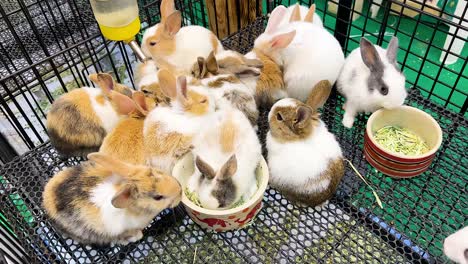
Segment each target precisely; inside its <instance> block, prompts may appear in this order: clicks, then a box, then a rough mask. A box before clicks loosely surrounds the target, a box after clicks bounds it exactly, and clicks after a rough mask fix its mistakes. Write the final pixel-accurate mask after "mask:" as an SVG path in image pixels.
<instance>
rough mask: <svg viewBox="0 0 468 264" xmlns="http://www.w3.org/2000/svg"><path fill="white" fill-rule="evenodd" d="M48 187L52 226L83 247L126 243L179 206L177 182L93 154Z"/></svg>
mask: <svg viewBox="0 0 468 264" xmlns="http://www.w3.org/2000/svg"><path fill="white" fill-rule="evenodd" d="M88 158H89V160H90V161H87V162H83V163H81V164H79V165H76V166H74V167H70V168H65V169H64V170H62V171H60V172H58V173H57V174H55V175H54V176H53V177H52V178H51V179H50V180H49V181H48V183H47V184H46V186H45V189H44V192H43V195H42V199H43V206H44V209H45V211H46V213H47V215H48V216H49V218H50V220H51V222H52V224H53V225H54V226H55V227H56V228H57V229H58V230H59V231H62V233H63V234H65V235H67V236H69V237H71V238H73V239H74V240H76V241H78V242H80V243H83V244H95V245H107V244H123V245H125V244H128V243H131V242H135V241H138V240H140V239H141V238H142V237H143V233H142V230H143V229H144V228H145V227H146V226H148V225H149V224H150V222H151V221H152V220H153V218H154V217H155V216H156V215H157V214H159V213H160V212H161V211H162V210H164V209H166V208H173V207H175V206H177V205H178V204H179V202H180V200H181V194H182V188H181V186H180V184H179V183H178V182H177V180H176V179H175V178H173V177H171V176H168V175H165V174H163V173H161V172H160V171H158V170H156V169H152V168H150V167H147V166H136V165H131V164H128V163H125V162H122V161H119V160H116V159H113V158H111V157H109V156H106V155H103V154H99V153H92V154H89V155H88Z"/></svg>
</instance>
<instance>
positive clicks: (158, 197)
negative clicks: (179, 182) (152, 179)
mask: <svg viewBox="0 0 468 264" xmlns="http://www.w3.org/2000/svg"><path fill="white" fill-rule="evenodd" d="M153 199H154V200H155V201H161V200H162V199H164V196H162V195H159V194H156V195H154V196H153Z"/></svg>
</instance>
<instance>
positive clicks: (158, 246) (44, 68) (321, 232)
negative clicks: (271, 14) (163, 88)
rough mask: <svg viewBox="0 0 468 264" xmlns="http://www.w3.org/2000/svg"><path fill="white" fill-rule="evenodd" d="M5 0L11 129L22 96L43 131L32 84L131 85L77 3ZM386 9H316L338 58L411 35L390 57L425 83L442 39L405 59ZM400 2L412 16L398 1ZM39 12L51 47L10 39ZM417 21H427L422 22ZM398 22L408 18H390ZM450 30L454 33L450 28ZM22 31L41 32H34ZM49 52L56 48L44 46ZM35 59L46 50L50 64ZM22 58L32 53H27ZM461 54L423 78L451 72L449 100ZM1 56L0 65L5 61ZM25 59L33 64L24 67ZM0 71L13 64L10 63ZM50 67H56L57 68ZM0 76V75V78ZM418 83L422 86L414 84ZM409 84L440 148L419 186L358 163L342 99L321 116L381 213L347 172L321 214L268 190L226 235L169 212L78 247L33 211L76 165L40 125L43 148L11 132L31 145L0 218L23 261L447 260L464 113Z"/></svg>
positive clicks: (461, 189)
mask: <svg viewBox="0 0 468 264" xmlns="http://www.w3.org/2000/svg"><path fill="white" fill-rule="evenodd" d="M330 2H333V1H330ZM389 2H391V3H394V2H396V1H389ZM7 3H10V5H8V4H5V3H1V4H0V14H1V15H2V20H0V22H1V23H0V26H5V23H6V29H8V30H9V31H10V34H11V35H10V36H9V38H10V39H13V40H15V41H21V43H22V42H25V43H28V44H27V45H25V46H24V47H29V49H25V50H20V51H18V52H19V53H18V52H17V54H21V55H22V56H24V57H22V58H21V59H20V60H14V59H12V58H13V55H11V54H13V53H8V52H7V51H9V50H8V49H7V48H5V47H8V46H6V45H3V41H1V43H0V44H1V45H0V53H1V54H2V64H0V66H1V67H4V68H5V69H6V71H7V72H8V73H7V74H6V75H2V77H1V79H0V83H1V85H2V89H3V90H2V92H4V93H2V97H1V98H2V99H1V101H0V104H1V105H2V108H1V109H2V111H3V113H4V115H6V116H7V117H8V118H9V120H10V122H11V123H12V125H15V124H16V125H21V124H22V123H21V121H18V119H19V118H17V115H16V114H13V115H9V114H11V113H12V112H13V111H12V108H13V107H11V105H10V104H11V103H12V102H13V103H14V105H15V106H17V108H18V109H19V110H22V109H21V108H22V106H23V105H22V104H21V103H19V101H20V99H21V97H23V98H27V99H26V101H28V102H29V104H28V106H27V107H29V109H28V108H26V109H23V113H24V115H23V113H21V115H23V116H22V117H23V119H24V120H26V121H28V120H29V122H30V123H31V124H33V122H31V120H33V119H34V118H36V119H37V120H39V123H41V122H42V130H43V121H44V114H45V112H46V111H45V110H47V109H45V110H44V111H37V110H35V109H34V107H35V104H40V103H39V102H37V101H34V100H36V99H35V97H34V95H35V93H34V91H35V90H34V87H38V88H37V89H38V90H39V91H42V92H44V93H47V91H48V92H51V91H49V89H50V83H47V80H48V79H47V78H50V79H54V80H55V81H58V82H59V83H60V84H59V85H58V89H59V91H60V90H61V91H63V92H64V91H66V90H67V89H68V88H67V81H69V80H71V81H72V84H69V87H71V86H78V85H80V86H81V85H88V81H87V74H88V73H90V72H95V71H107V70H112V71H114V73H115V75H116V76H117V78H120V80H123V81H127V83H128V84H129V85H132V84H133V83H132V80H133V79H132V78H133V75H132V68H131V65H132V64H134V61H135V58H134V57H133V56H130V52H129V51H128V50H127V49H126V47H125V46H123V45H120V44H113V43H110V42H106V41H105V40H104V39H103V38H102V37H101V36H100V35H99V30H98V29H97V27H96V24H95V22H94V20H93V18H92V14H91V13H86V12H90V11H89V10H90V8H89V3H88V2H87V1H83V2H80V1H78V0H75V1H59V0H53V1H46V2H41V1H37V2H35V1H33V0H32V1H29V2H26V1H9V2H7ZM281 3H282V4H286V5H288V4H293V3H294V1H282V2H281ZM302 3H303V4H308V1H302ZM139 4H140V9H141V10H140V17H141V18H142V21H143V23H144V24H143V25H144V27H146V26H148V25H151V24H154V23H156V22H157V19H158V18H157V16H158V14H159V1H140V3H139ZM262 4H263V10H264V11H266V12H268V11H271V10H272V8H274V7H275V6H276V5H278V4H280V1H273V2H266V1H264V2H262ZM176 5H177V7H178V8H179V9H181V10H183V16H184V20H183V21H184V23H185V24H199V25H203V26H207V25H208V23H207V18H206V12H205V7H204V3H203V1H176ZM353 5H354V4H353V3H351V1H341V2H340V10H339V14H343V12H344V13H349V15H352V14H354V13H356V12H357V11H355V10H354V6H353ZM387 5H389V4H388V2H384V3H383V4H382V8H381V9H384V10H381V12H380V13H379V16H378V17H377V20H376V19H372V18H370V16H369V9H368V7H365V8H363V11H362V12H361V16H362V18H361V20H359V21H358V23H356V22H351V23H350V22H349V21H346V20H343V19H340V18H338V19H337V18H336V17H335V16H334V15H331V14H329V13H327V5H326V4H324V3H323V2H321V1H317V7H318V10H319V13H320V14H321V16H322V18H323V20H324V24H325V26H326V27H327V28H328V29H329V30H331V31H332V32H333V31H335V35H336V36H337V38H338V39H340V40H342V41H344V47H345V51H346V52H349V51H350V50H352V49H353V48H354V47H356V45H357V41H358V38H356V39H353V38H351V37H348V36H352V35H353V34H355V33H356V31H358V32H359V34H360V35H366V36H367V37H369V38H370V39H371V40H372V41H374V42H376V43H384V46H385V45H386V44H385V43H386V42H387V41H388V39H389V36H387V33H386V32H387V31H386V30H387V29H388V28H391V29H393V31H391V32H396V34H397V36H399V37H401V36H406V37H407V38H409V43H407V44H408V45H405V46H403V45H402V47H401V50H402V51H403V52H401V53H400V56H399V58H398V60H399V62H400V64H401V66H402V67H403V70H404V71H405V73H406V71H408V69H409V70H413V71H416V72H417V74H418V77H416V78H419V79H421V78H423V77H424V75H423V74H426V73H425V72H424V69H423V64H424V63H426V62H429V61H430V60H431V58H430V56H429V55H430V52H429V49H434V48H439V49H440V47H439V46H437V44H435V43H434V39H436V38H437V37H439V35H438V34H439V33H440V32H442V31H443V30H440V29H437V30H433V31H431V32H430V34H429V40H427V41H426V45H428V47H427V51H426V53H423V54H422V55H421V53H415V51H414V50H413V48H412V46H413V44H412V43H415V42H418V41H419V42H423V41H424V38H423V37H421V36H417V32H416V29H415V30H413V31H411V32H409V33H408V32H407V31H406V29H404V28H403V27H402V26H400V22H398V23H397V24H391V25H389V24H388V21H389V20H390V16H389V14H387V13H388V12H389V6H387ZM400 5H402V6H405V7H408V8H410V6H406V5H405V4H400ZM41 6H42V8H43V10H49V13H48V12H47V11H45V12H44V11H40V12H38V13H36V16H30V17H31V18H32V17H34V18H36V19H38V17H40V16H41V15H42V16H43V18H45V19H46V21H49V22H48V23H49V24H48V23H45V26H44V27H45V28H48V29H49V30H52V29H54V28H56V26H57V25H65V26H61V27H60V28H59V29H58V30H57V29H56V31H55V34H54V33H50V34H49V35H43V36H47V37H50V38H51V40H50V42H44V41H42V42H44V43H48V44H44V45H42V44H41V43H40V42H41V41H37V39H38V38H37V35H36V36H34V34H36V33H34V32H33V34H32V35H31V36H29V38H28V37H24V35H21V34H18V33H16V34H17V36H15V33H14V32H17V31H20V30H18V29H17V28H15V25H16V24H15V23H10V25H9V24H8V23H7V21H6V20H8V19H11V18H12V17H14V16H15V15H16V16H17V15H18V14H19V13H23V15H22V16H19V17H20V18H19V21H22V20H21V19H23V20H24V19H25V17H27V15H25V13H27V12H25V10H30V9H31V8H40V7H41ZM64 6H65V7H64ZM54 8H55V9H54ZM56 10H62V12H63V13H64V15H60V16H57V14H59V13H60V12H58V13H57V12H53V11H56ZM66 10H69V12H70V13H67V14H68V16H69V17H70V19H74V20H69V19H67V15H65V13H66ZM465 12H466V10H465ZM7 14H8V15H7ZM85 14H88V15H91V16H86V15H85ZM4 15H5V16H4ZM425 15H428V16H430V14H425ZM5 17H6V18H7V19H6V20H5ZM155 17H156V18H155ZM339 17H342V16H339ZM385 17H387V18H385ZM400 17H401V13H400ZM47 19H49V20H47ZM87 19H89V25H90V26H89V27H87V26H83V25H87V24H86V23H88V22H86V21H88V20H87ZM403 19H407V18H401V19H400V20H403ZM407 20H411V21H412V22H414V23H415V24H414V25H416V26H418V27H419V26H420V25H426V26H427V25H431V24H428V23H429V22H427V21H424V20H423V19H422V18H421V17H419V18H412V19H407ZM445 20H446V19H441V18H439V19H438V20H437V22H436V28H438V27H439V26H440V24H441V23H442V22H444V23H445V22H447V21H445ZM70 21H71V22H70ZM23 23H26V24H27V23H30V24H29V25H30V28H29V29H28V28H27V25H26V26H24V28H25V30H24V31H25V32H23V34H25V35H27V34H26V33H27V32H29V31H30V30H31V25H33V26H32V27H35V25H36V24H35V23H34V20H33V23H32V24H31V20H28V19H26V22H24V21H23ZM69 23H70V24H75V25H74V26H75V27H77V28H76V29H77V31H78V33H77V34H78V35H76V36H74V38H73V34H69V33H70V32H71V31H69V30H68V29H67V30H68V31H67V30H66V28H67V26H66V25H67V24H69ZM145 23H146V24H145ZM265 23H266V18H265V17H261V18H259V19H257V20H256V21H255V22H254V23H253V24H252V25H249V26H248V27H246V28H245V29H243V30H241V31H240V32H239V33H237V34H234V35H232V36H231V37H229V38H227V39H226V40H224V41H223V44H224V45H225V47H226V48H232V49H235V50H238V51H240V52H246V51H248V50H249V49H250V48H251V45H252V43H253V40H254V39H255V37H256V36H257V35H258V34H259V33H261V32H262V31H263V29H264V26H265ZM340 23H341V24H340ZM379 23H381V24H379ZM401 23H403V22H401ZM373 24H378V25H373ZM335 25H336V26H335ZM343 26H345V27H343ZM375 26H377V31H375V28H376V27H375ZM69 27H71V25H69ZM459 28H462V26H461V25H460V27H459ZM12 29H13V30H12ZM343 29H345V31H343ZM8 30H7V31H8ZM32 31H37V32H41V31H39V30H37V29H36V30H32ZM64 31H67V32H68V33H67V32H64ZM12 32H13V33H12ZM20 32H22V31H20ZM29 33H31V32H29ZM425 37H427V36H425ZM34 39H35V40H34ZM29 42H30V43H29ZM53 43H55V45H57V47H58V48H56V47H54V46H53V45H54V44H53ZM28 45H29V46H28ZM41 45H42V46H41ZM60 45H61V46H60ZM54 48H55V50H54ZM10 49H11V47H10ZM49 49H50V50H49ZM41 50H42V51H41ZM44 50H47V52H48V54H49V55H47V52H45V51H44ZM30 51H34V52H36V53H29V52H30ZM4 54H9V56H10V57H8V56H7V57H3V55H4ZM35 54H36V55H35ZM37 54H39V55H37ZM464 54H465V53H462V55H460V59H462V60H464V62H462V63H461V64H462V65H461V66H457V67H458V68H456V67H454V68H450V67H446V66H443V65H439V67H440V68H438V69H437V71H436V73H435V75H430V74H426V75H428V76H429V77H430V78H432V80H433V83H434V84H435V83H440V82H441V81H440V80H439V79H440V78H439V77H441V76H442V72H443V71H446V70H447V69H451V70H452V71H455V72H456V73H457V74H458V77H457V79H456V80H455V83H452V84H455V85H453V88H452V90H451V94H452V95H453V94H454V93H456V92H457V91H458V90H460V91H461V92H466V91H463V90H462V89H460V87H462V86H460V84H462V83H463V82H464V81H466V73H465V71H466V70H465V69H466V55H464ZM411 56H416V57H418V56H419V58H420V59H421V60H422V64H421V65H419V66H420V67H419V68H418V67H416V68H415V66H414V65H412V64H411V63H410V58H411ZM28 57H29V59H28ZM5 58H7V59H6V60H4V59H5ZM30 59H31V60H32V61H33V64H31V65H30V66H25V65H27V62H28V60H30ZM24 60H25V61H26V64H24V62H23V61H24ZM18 61H20V62H21V63H23V64H21V63H20V62H18ZM9 62H13V63H10V64H9ZM433 62H434V61H433ZM15 63H19V64H15ZM60 63H62V64H60ZM433 64H434V63H433ZM12 65H14V66H12ZM59 65H63V68H60V66H59ZM1 67H0V69H2V70H3V69H4V68H1ZM119 67H121V68H119ZM411 67H413V68H414V69H412V68H411ZM65 71H70V72H72V75H73V77H72V78H70V77H66V75H65V74H64V72H65ZM0 73H2V74H3V72H2V71H0ZM420 75H421V76H422V77H419V76H420ZM68 76H69V75H68ZM67 78H68V79H67ZM34 85H35V86H34ZM408 86H414V87H411V89H410V90H409V91H410V95H409V98H408V100H407V102H408V104H409V105H413V106H416V107H418V108H420V109H423V110H424V111H426V112H428V113H429V114H431V115H432V116H433V117H434V118H435V119H436V120H437V121H438V122H439V123H440V124H441V127H442V129H443V131H444V141H443V145H442V147H441V149H440V150H439V153H438V155H437V157H436V159H435V160H434V163H433V164H432V165H431V168H430V169H429V170H428V172H426V173H425V174H423V175H421V176H419V177H416V178H413V179H409V180H394V179H391V178H389V177H386V176H384V175H382V174H380V173H377V172H376V171H375V170H374V169H373V168H372V167H371V166H370V165H368V164H367V162H366V161H365V160H364V159H363V156H362V155H363V152H362V149H361V146H362V140H363V131H364V127H365V122H366V119H367V116H366V115H361V116H359V120H358V122H357V124H356V127H355V128H353V129H352V130H347V129H344V128H343V127H342V125H341V117H342V110H341V106H342V104H343V99H342V98H341V97H340V96H338V95H336V94H333V95H332V96H331V98H330V99H329V100H328V102H327V104H326V106H325V108H324V109H325V110H324V112H323V115H322V118H323V120H324V121H325V123H326V124H327V125H328V127H329V128H330V130H331V131H332V132H333V133H335V135H336V136H337V138H338V139H339V141H340V144H341V146H342V148H343V150H344V153H345V155H346V157H347V158H348V159H350V160H351V161H352V162H353V164H354V165H355V166H356V167H357V168H358V170H359V171H360V172H361V173H362V174H363V175H366V178H367V179H368V180H369V181H370V182H371V184H372V185H373V186H374V187H375V188H376V189H377V190H378V191H377V192H378V193H379V195H380V197H381V198H382V202H383V203H384V208H383V209H381V208H379V207H378V206H377V204H376V203H375V200H374V198H373V196H372V193H371V192H370V190H369V189H368V187H366V185H364V184H363V183H362V182H361V181H360V180H359V179H358V178H357V177H356V175H354V173H353V172H352V171H351V170H350V169H349V167H347V170H346V176H345V177H344V179H343V182H342V183H341V185H340V187H339V190H338V192H337V194H336V196H335V197H334V198H333V199H332V200H330V202H329V203H328V204H327V205H325V206H323V207H317V208H307V207H300V206H297V205H295V204H292V203H290V202H289V201H287V200H286V199H284V198H283V197H282V196H281V194H279V193H277V192H276V191H275V190H273V189H268V190H267V192H266V194H265V196H264V203H263V209H262V210H261V211H260V213H259V215H258V217H257V219H255V221H254V223H253V224H252V225H251V226H249V227H246V228H245V229H242V230H238V231H233V232H226V233H210V232H207V231H205V230H203V229H201V228H199V227H198V226H197V225H196V224H195V223H193V221H191V220H190V218H189V217H188V216H187V215H186V214H185V212H184V210H183V209H182V208H181V207H178V208H177V209H175V210H173V211H172V210H167V211H165V212H163V213H162V214H161V215H159V216H158V217H157V218H156V219H155V220H154V221H153V223H152V224H151V225H150V226H149V227H148V228H147V229H146V230H145V231H144V234H145V237H144V238H143V239H142V241H139V242H137V243H133V244H131V245H128V246H125V247H120V246H116V247H107V248H106V247H101V248H97V247H92V246H83V245H79V244H77V243H76V242H74V241H72V240H70V239H66V238H64V237H62V236H61V235H60V234H58V233H57V232H56V230H55V229H54V227H53V226H51V225H50V223H49V221H48V220H47V217H46V216H45V214H44V212H43V210H42V209H41V206H40V205H41V193H42V188H43V186H44V185H45V183H46V181H47V180H48V179H49V178H50V177H51V176H52V175H53V174H54V173H56V172H57V171H58V170H60V169H61V168H64V167H67V166H72V165H73V164H77V163H78V162H80V161H81V160H80V159H70V160H61V159H60V158H59V157H58V155H57V153H56V152H55V150H54V149H53V148H51V146H50V145H49V144H48V143H44V142H46V141H47V137H46V135H45V133H44V134H40V131H41V128H37V131H36V132H35V133H34V136H36V137H37V134H39V136H43V138H42V141H39V142H38V141H34V140H31V139H30V137H32V136H30V133H29V132H26V131H21V130H20V128H21V126H20V128H17V133H18V134H20V135H22V138H21V140H23V141H27V140H28V139H29V140H30V141H31V142H29V143H30V144H29V145H28V147H27V148H28V149H33V150H32V151H30V152H28V153H27V154H26V155H24V156H21V157H18V158H16V159H15V160H14V161H13V162H11V163H8V164H6V165H5V166H3V167H2V168H1V169H0V175H1V176H0V200H1V204H2V210H1V213H2V214H3V215H4V217H5V218H6V220H7V221H8V222H9V224H8V225H9V228H10V229H11V230H12V231H13V232H14V233H15V234H16V236H17V239H18V241H19V242H20V243H21V245H22V246H23V247H24V251H23V252H22V253H23V254H24V255H25V256H28V258H30V259H27V260H26V259H25V261H27V262H28V263H100V262H108V263H133V262H142V263H159V262H163V263H169V262H177V263H193V261H195V262H197V263H203V262H204V263H208V262H215V263H227V262H229V263H230V262H233V263H245V262H248V263H256V262H263V263H271V262H275V263H290V262H306V263H382V262H383V263H444V262H448V260H447V259H446V258H445V257H444V256H443V253H442V251H441V250H442V242H443V239H444V238H445V236H447V235H448V234H450V233H452V232H454V231H455V230H457V229H459V228H461V227H463V226H466V225H467V217H466V216H467V215H468V211H467V208H468V201H467V200H468V199H467V195H466V190H467V182H468V179H467V177H468V176H467V172H468V169H467V166H468V158H467V154H466V149H467V142H466V140H465V139H466V138H467V136H468V132H467V121H466V107H465V111H462V110H463V107H464V105H466V100H465V102H464V103H462V104H461V105H458V106H460V107H459V108H460V110H459V111H455V109H453V108H450V107H449V105H450V97H446V98H445V99H444V100H445V101H442V102H440V101H437V100H433V98H432V96H433V95H434V96H435V95H436V93H435V90H436V89H435V87H434V86H433V87H430V86H429V87H421V86H420V82H419V81H418V80H417V79H415V80H411V79H410V78H408ZM58 94H59V93H57V94H53V92H51V98H49V97H47V102H48V104H50V102H51V101H52V100H53V99H54V98H55V97H56V96H58ZM465 95H466V93H465ZM439 99H440V98H439ZM15 100H16V103H15ZM28 112H34V115H35V116H34V117H33V118H31V117H30V116H28V115H27V114H26V113H28ZM266 115H267V112H266V110H265V109H263V111H262V119H261V121H260V123H259V135H260V138H261V139H264V136H265V134H266V131H267V129H268V124H267V123H266V122H265V120H266ZM0 229H1V228H0ZM1 230H2V232H5V230H3V229H1ZM18 257H20V256H18Z"/></svg>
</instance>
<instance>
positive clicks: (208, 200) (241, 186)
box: [189, 108, 261, 209]
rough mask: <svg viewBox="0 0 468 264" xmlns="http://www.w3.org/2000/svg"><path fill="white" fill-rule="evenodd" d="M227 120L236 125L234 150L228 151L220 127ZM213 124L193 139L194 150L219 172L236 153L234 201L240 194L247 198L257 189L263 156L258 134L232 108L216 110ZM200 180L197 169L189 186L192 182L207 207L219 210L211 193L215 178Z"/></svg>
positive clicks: (242, 115)
mask: <svg viewBox="0 0 468 264" xmlns="http://www.w3.org/2000/svg"><path fill="white" fill-rule="evenodd" d="M227 120H233V122H234V124H235V127H236V136H235V143H234V151H233V152H229V153H226V152H223V151H222V148H221V145H220V137H221V134H220V132H221V126H222V125H223V123H224V122H225V121H227ZM210 124H211V125H210V126H206V127H204V129H203V130H202V131H201V133H200V134H199V135H198V136H197V137H196V138H195V139H194V143H193V144H194V150H193V152H194V154H195V156H197V155H198V156H200V157H201V159H202V160H203V161H205V162H206V163H207V164H209V165H210V166H211V167H212V168H213V169H214V170H215V171H216V172H218V171H219V170H220V169H221V167H222V166H223V165H224V164H225V162H226V161H227V160H228V159H229V157H231V155H232V154H235V155H236V159H237V172H236V173H235V174H234V175H233V176H232V179H233V181H234V184H235V186H236V195H235V199H234V202H237V201H238V200H239V199H241V197H242V198H243V199H244V201H247V200H248V199H250V197H251V196H252V195H253V194H254V193H255V191H256V190H257V183H256V175H255V170H256V167H257V166H258V163H259V161H260V157H261V145H260V142H259V140H258V137H257V135H256V133H255V131H254V129H253V128H252V126H251V125H250V122H249V120H248V119H247V118H246V117H245V116H244V114H243V113H242V112H240V111H239V110H236V109H233V108H231V109H225V110H220V111H218V112H216V114H215V116H213V119H212V121H211V123H210ZM199 179H200V172H199V171H198V169H196V170H195V173H194V175H192V179H190V180H189V185H191V186H189V188H190V189H192V190H194V191H197V192H198V194H199V198H200V202H201V203H202V205H203V207H204V208H209V209H218V207H219V203H218V201H217V199H216V198H214V197H213V195H212V190H213V188H214V187H215V185H216V178H215V179H214V180H206V179H204V180H203V181H202V182H201V183H200V180H199ZM198 183H200V184H198ZM197 187H198V190H197Z"/></svg>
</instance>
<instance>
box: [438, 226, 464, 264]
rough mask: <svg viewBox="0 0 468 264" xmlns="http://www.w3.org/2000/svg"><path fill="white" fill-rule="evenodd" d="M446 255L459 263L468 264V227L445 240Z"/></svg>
mask: <svg viewBox="0 0 468 264" xmlns="http://www.w3.org/2000/svg"><path fill="white" fill-rule="evenodd" d="M444 254H445V255H446V256H447V257H449V258H450V259H451V260H453V261H455V262H457V263H460V264H468V226H465V227H463V228H462V229H460V230H458V231H457V232H455V233H453V234H451V235H450V236H448V237H447V238H446V239H445V240H444Z"/></svg>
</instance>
